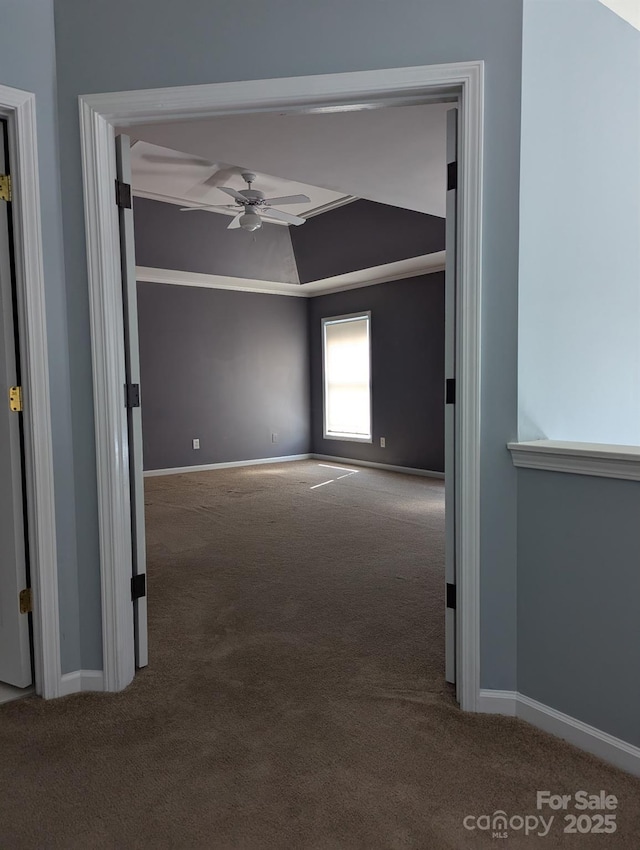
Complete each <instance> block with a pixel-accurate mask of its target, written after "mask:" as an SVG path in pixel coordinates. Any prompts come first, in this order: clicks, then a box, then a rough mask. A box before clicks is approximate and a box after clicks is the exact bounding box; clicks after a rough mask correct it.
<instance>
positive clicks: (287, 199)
mask: <svg viewBox="0 0 640 850" xmlns="http://www.w3.org/2000/svg"><path fill="white" fill-rule="evenodd" d="M310 200H311V199H310V198H307V196H306V195H283V196H282V197H281V198H265V199H264V201H263V202H262V203H263V204H267V206H271V204H281V205H282V204H308V203H309V202H310Z"/></svg>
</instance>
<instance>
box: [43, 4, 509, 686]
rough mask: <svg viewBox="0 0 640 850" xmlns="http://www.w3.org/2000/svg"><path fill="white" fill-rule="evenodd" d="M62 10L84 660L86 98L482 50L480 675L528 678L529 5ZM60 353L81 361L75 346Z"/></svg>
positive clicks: (89, 595) (90, 616)
mask: <svg viewBox="0 0 640 850" xmlns="http://www.w3.org/2000/svg"><path fill="white" fill-rule="evenodd" d="M55 12H56V46H57V55H58V57H59V62H58V104H59V126H60V142H61V144H60V151H61V168H62V178H63V181H64V186H65V192H64V197H63V224H64V233H65V260H66V269H67V278H66V286H67V300H68V317H69V322H68V324H69V340H68V346H69V355H70V358H71V378H72V381H73V388H74V392H73V398H72V402H73V407H72V417H73V420H72V425H73V434H74V469H75V483H76V490H77V494H76V503H75V512H76V519H77V533H78V553H79V563H81V564H82V586H81V588H80V592H81V603H82V610H83V622H82V624H81V639H82V642H83V664H84V666H85V667H90V668H91V667H99V666H100V652H99V641H100V605H99V564H98V536H97V530H96V511H97V507H96V506H97V494H96V481H95V446H94V428H93V406H92V387H91V366H90V356H89V353H90V335H89V320H88V300H87V273H86V258H85V239H84V220H83V207H82V183H81V169H80V144H79V132H78V106H77V97H78V95H79V94H85V93H89V92H104V91H121V90H127V89H138V88H154V87H158V86H176V85H189V84H196V83H211V82H223V81H230V80H242V79H257V78H271V77H283V76H292V75H293V76H295V75H301V74H326V73H334V72H342V71H358V70H366V69H373V68H393V67H403V66H411V65H423V64H437V63H442V62H459V61H465V60H470V59H483V60H485V62H486V76H485V81H486V99H485V121H484V128H485V149H484V152H485V165H484V214H485V219H484V228H483V246H482V247H483V258H484V259H483V263H484V280H485V283H484V290H483V310H484V325H483V334H484V335H483V356H482V381H483V385H482V386H483V411H482V414H483V420H482V421H483V428H482V445H481V456H482V457H481V464H482V480H481V485H480V486H481V498H482V514H481V529H480V531H481V541H482V542H481V573H482V575H481V588H482V623H481V628H482V635H481V647H480V649H481V665H482V671H481V678H482V685H483V687H495V688H513V687H515V682H516V650H515V635H516V623H515V608H516V586H515V573H516V570H515V556H516V476H515V471H514V469H513V467H512V464H511V461H510V458H509V455H508V452H507V451H506V450H505V444H506V442H507V441H508V440H510V439H513V438H515V436H516V415H517V406H516V402H517V399H516V356H517V351H516V347H517V346H516V335H517V292H516V289H517V283H516V282H517V264H518V194H519V188H518V182H519V144H520V75H521V44H522V41H521V39H522V2H521V0H483V2H482V3H478V2H477V0H431V2H429V3H425V2H424V0H396V2H393V3H391V2H380V3H375V4H374V3H371V2H369V0H348V2H344V0H325V2H323V3H314V4H308V3H307V4H301V3H299V2H296V0H277V2H274V3H268V4H267V3H264V2H262V0H247V2H245V3H244V4H242V5H239V4H238V3H236V2H232V0H220V2H218V3H215V4H212V3H211V2H209V0H184V2H182V3H179V4H176V3H174V2H170V0H162V2H159V0H136V2H135V3H131V2H129V0H92V2H91V3H86V2H85V0H56V4H55ZM461 22H463V23H461ZM248 24H249V25H248ZM239 44H241V45H242V49H241V50H238V45H239ZM265 45H268V49H267V50H265ZM45 226H46V227H51V226H54V227H57V223H56V222H52V221H51V218H50V217H49V219H48V223H47V224H46V225H45ZM52 355H53V356H57V357H61V358H66V357H67V345H66V341H65V340H63V339H56V340H55V341H53V343H52ZM66 510H71V509H70V508H68V507H67V508H66Z"/></svg>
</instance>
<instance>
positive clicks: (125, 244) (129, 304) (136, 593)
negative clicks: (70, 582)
mask: <svg viewBox="0 0 640 850" xmlns="http://www.w3.org/2000/svg"><path fill="white" fill-rule="evenodd" d="M116 167H117V177H118V180H117V184H116V200H117V204H118V211H119V217H120V254H121V261H122V303H123V307H124V339H125V368H126V384H125V386H124V388H123V390H124V392H123V396H124V397H123V403H124V404H125V405H126V407H127V420H128V425H129V484H130V490H131V539H132V546H133V575H132V579H131V597H132V601H133V618H134V619H133V625H134V635H135V653H136V667H146V665H147V664H148V644H147V596H146V559H147V556H146V547H145V533H144V480H143V477H142V413H141V408H140V355H139V352H138V299H137V294H136V260H135V243H134V237H133V209H132V196H131V163H130V142H129V137H128V136H118V137H117V138H116Z"/></svg>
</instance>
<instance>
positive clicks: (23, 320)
mask: <svg viewBox="0 0 640 850" xmlns="http://www.w3.org/2000/svg"><path fill="white" fill-rule="evenodd" d="M0 117H2V118H4V119H6V120H7V124H8V130H9V157H10V163H11V179H12V184H13V187H12V188H13V194H14V200H13V208H12V212H13V232H14V249H15V259H16V276H17V294H18V336H19V349H20V361H21V369H22V376H23V377H22V383H23V387H22V393H23V407H24V410H23V423H24V437H25V467H26V469H25V472H26V476H25V478H26V491H27V492H26V503H27V523H28V533H29V566H30V571H31V584H32V590H33V614H32V616H33V654H34V672H35V690H36V693H37V694H40V695H41V696H42V697H44V698H45V699H50V698H53V697H57V696H59V695H60V679H61V666H60V619H59V613H58V565H57V549H56V525H55V493H54V477H53V446H52V437H51V406H50V396H49V356H48V349H47V325H46V307H45V282H44V262H43V255H42V230H41V223H40V184H39V176H38V140H37V133H36V98H35V95H34V94H33V93H32V92H26V91H22V90H20V89H14V88H10V87H8V86H0ZM1 403H4V404H6V403H7V400H6V399H4V400H2V401H1Z"/></svg>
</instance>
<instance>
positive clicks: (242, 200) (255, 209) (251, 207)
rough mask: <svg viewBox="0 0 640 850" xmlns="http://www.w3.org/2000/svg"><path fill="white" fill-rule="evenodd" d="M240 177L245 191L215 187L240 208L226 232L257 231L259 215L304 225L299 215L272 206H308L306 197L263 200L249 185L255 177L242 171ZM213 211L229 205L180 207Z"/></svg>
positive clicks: (227, 207)
mask: <svg viewBox="0 0 640 850" xmlns="http://www.w3.org/2000/svg"><path fill="white" fill-rule="evenodd" d="M242 177H243V179H244V180H245V181H246V183H247V187H248V188H246V189H241V190H240V191H238V190H237V189H232V188H231V187H230V186H217V187H216V188H217V189H219V190H220V191H221V192H226V193H227V195H231V197H232V198H234V199H235V202H236V206H240V207H242V210H241V211H240V212H238V215H237V216H236V217H235V218H234V219H233V221H232V222H231V224H230V225H229V227H228V228H227V230H234V229H235V228H237V227H242V228H243V229H244V230H258V228H260V227H262V218H261V216H260V213H263V214H265V215H268V216H269V218H277V219H278V220H279V221H286V222H287V223H288V224H298V225H299V224H304V223H305V221H306V218H301V217H300V216H299V215H292V214H291V213H288V212H284V210H276V209H274V208H273V205H274V204H308V203H309V200H310V199H309V198H308V197H307V196H306V195H284V196H283V197H281V198H265V196H264V192H260V191H259V190H258V189H252V188H251V184H252V183H254V182H255V179H256V175H255V174H253V173H252V172H251V171H243V172H242ZM213 209H226V210H228V209H229V205H226V206H225V205H223V204H208V205H206V206H199V207H181V209H180V211H181V212H193V210H213Z"/></svg>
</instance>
